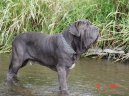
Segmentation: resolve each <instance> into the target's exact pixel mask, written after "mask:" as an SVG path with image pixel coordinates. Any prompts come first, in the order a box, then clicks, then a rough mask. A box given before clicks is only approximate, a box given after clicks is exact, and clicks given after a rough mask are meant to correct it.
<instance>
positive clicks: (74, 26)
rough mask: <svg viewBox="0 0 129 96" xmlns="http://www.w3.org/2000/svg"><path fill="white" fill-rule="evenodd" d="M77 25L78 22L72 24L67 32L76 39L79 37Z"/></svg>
mask: <svg viewBox="0 0 129 96" xmlns="http://www.w3.org/2000/svg"><path fill="white" fill-rule="evenodd" d="M78 24H79V22H75V23H74V24H72V25H71V26H70V28H69V32H70V33H71V34H72V35H75V36H77V37H79V36H80V32H79V31H78Z"/></svg>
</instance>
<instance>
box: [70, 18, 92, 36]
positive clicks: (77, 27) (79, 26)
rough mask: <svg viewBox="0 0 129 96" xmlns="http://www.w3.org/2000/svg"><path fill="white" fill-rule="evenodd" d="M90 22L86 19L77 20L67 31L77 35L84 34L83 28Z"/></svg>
mask: <svg viewBox="0 0 129 96" xmlns="http://www.w3.org/2000/svg"><path fill="white" fill-rule="evenodd" d="M89 25H91V23H90V22H89V21H88V20H79V21H76V22H75V23H74V24H72V25H71V26H70V28H69V32H70V33H71V34H72V35H75V36H77V37H79V36H80V35H83V34H84V30H85V29H87V28H88V26H89Z"/></svg>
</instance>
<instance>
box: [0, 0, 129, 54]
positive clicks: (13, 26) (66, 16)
mask: <svg viewBox="0 0 129 96" xmlns="http://www.w3.org/2000/svg"><path fill="white" fill-rule="evenodd" d="M78 19H88V20H90V21H91V22H93V23H94V24H95V25H96V26H98V27H99V28H100V31H101V33H100V34H101V40H100V41H99V42H98V44H97V46H98V47H101V48H105V47H110V48H115V47H123V48H124V50H126V51H129V46H128V45H129V2H128V0H106V1H105V0H81V1H80V0H2V1H1V2H0V53H5V52H10V50H11V42H12V40H13V39H14V37H15V36H17V35H18V34H20V33H23V32H32V31H35V32H37V31H41V32H46V33H48V34H55V33H58V32H61V31H62V30H63V29H64V28H66V26H69V24H71V23H72V22H74V21H76V20H78Z"/></svg>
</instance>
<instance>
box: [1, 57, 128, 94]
mask: <svg viewBox="0 0 129 96" xmlns="http://www.w3.org/2000/svg"><path fill="white" fill-rule="evenodd" d="M9 58H10V57H9V55H0V96H59V94H58V93H59V92H58V79H57V74H56V72H54V71H51V70H50V69H48V68H46V67H44V66H41V65H38V64H33V65H30V64H28V65H27V66H26V67H24V68H22V69H21V70H20V71H19V74H18V77H19V80H20V82H19V85H18V86H14V87H9V86H7V85H6V84H5V78H6V73H7V69H8V66H9ZM68 85H69V90H70V96H129V65H124V64H121V63H116V62H115V63H114V62H109V61H106V60H98V59H97V60H96V59H91V58H81V59H80V60H79V61H78V62H77V64H76V67H75V68H74V69H72V71H71V73H70V77H69V81H68Z"/></svg>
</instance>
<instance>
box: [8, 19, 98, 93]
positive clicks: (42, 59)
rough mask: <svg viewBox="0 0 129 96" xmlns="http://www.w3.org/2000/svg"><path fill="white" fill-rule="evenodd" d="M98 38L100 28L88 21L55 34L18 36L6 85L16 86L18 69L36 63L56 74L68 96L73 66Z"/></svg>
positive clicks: (75, 24) (36, 33)
mask: <svg viewBox="0 0 129 96" xmlns="http://www.w3.org/2000/svg"><path fill="white" fill-rule="evenodd" d="M98 36H99V30H98V28H97V27H96V26H94V25H92V24H91V23H90V22H89V21H88V20H79V21H76V22H75V23H73V24H72V25H71V26H69V27H68V28H67V29H66V30H65V31H64V32H63V33H60V34H56V35H46V34H43V33H39V32H28V33H23V34H21V35H19V36H17V37H16V38H15V39H14V41H13V43H12V58H11V62H10V65H9V71H8V73H7V82H8V83H9V84H15V81H16V75H17V73H18V70H19V69H20V68H22V67H24V66H25V65H26V64H27V62H28V61H36V62H38V63H39V64H41V65H44V66H46V67H49V68H50V69H52V70H54V71H56V72H57V74H58V79H59V85H60V87H59V89H60V92H61V94H67V95H68V87H67V78H68V74H69V71H70V69H71V66H72V65H73V64H74V63H75V60H76V59H77V58H78V57H79V56H80V55H81V54H82V53H84V52H86V51H87V49H88V48H89V47H90V46H91V45H92V44H93V43H95V42H96V41H97V39H98Z"/></svg>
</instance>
